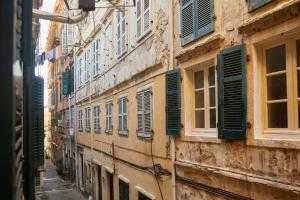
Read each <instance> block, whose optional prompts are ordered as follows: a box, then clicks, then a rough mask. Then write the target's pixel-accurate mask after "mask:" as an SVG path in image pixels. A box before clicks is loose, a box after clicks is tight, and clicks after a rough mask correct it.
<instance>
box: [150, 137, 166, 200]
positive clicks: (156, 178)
mask: <svg viewBox="0 0 300 200" xmlns="http://www.w3.org/2000/svg"><path fill="white" fill-rule="evenodd" d="M152 146H153V139H151V144H150V149H151V158H152V165H153V169H154V166H155V163H154V156H153V147H152ZM154 176H155V180H156V182H157V186H158V189H159V192H160V196H161V199H162V200H164V196H163V194H162V191H161V187H160V185H159V181H158V177H157V174H156V173H155V171H154Z"/></svg>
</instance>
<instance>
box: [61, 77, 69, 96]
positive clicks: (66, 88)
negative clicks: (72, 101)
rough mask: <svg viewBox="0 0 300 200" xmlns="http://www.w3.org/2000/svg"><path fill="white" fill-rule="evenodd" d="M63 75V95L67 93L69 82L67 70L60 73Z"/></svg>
mask: <svg viewBox="0 0 300 200" xmlns="http://www.w3.org/2000/svg"><path fill="white" fill-rule="evenodd" d="M62 76H63V86H62V90H63V95H65V96H66V95H67V94H68V89H69V88H68V84H69V74H68V72H63V73H62Z"/></svg>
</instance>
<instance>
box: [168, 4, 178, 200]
mask: <svg viewBox="0 0 300 200" xmlns="http://www.w3.org/2000/svg"><path fill="white" fill-rule="evenodd" d="M173 5H175V4H174V0H170V1H169V13H170V15H169V16H170V17H169V25H170V26H169V27H170V35H169V43H170V63H169V69H170V67H171V69H173V68H175V67H174V12H173ZM169 69H168V70H169ZM175 145H176V144H175V137H174V136H171V160H172V179H171V181H172V200H176V174H175V173H176V171H175Z"/></svg>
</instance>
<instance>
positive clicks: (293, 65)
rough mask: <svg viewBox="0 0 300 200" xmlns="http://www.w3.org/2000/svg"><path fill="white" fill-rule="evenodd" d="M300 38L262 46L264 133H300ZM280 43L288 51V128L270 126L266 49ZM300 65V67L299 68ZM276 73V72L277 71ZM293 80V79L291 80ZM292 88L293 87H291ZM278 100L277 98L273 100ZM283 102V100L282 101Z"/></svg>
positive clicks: (286, 71) (286, 72)
mask: <svg viewBox="0 0 300 200" xmlns="http://www.w3.org/2000/svg"><path fill="white" fill-rule="evenodd" d="M297 40H300V37H299V38H298V39H297V38H291V39H286V40H283V41H280V42H275V43H273V44H270V45H265V46H264V47H263V48H262V53H263V55H262V67H261V72H260V74H261V76H262V77H261V80H262V84H263V91H262V99H260V101H262V104H261V106H262V107H261V109H262V110H263V111H264V112H263V113H264V115H263V116H262V121H263V122H262V123H263V127H262V128H263V134H276V133H277V134H278V133H279V134H280V133H284V132H289V133H293V134H294V133H297V132H298V133H300V124H298V103H297V99H300V97H298V91H297V89H298V88H297V85H298V83H297V57H296V51H297V50H296V41H297ZM280 45H285V51H286V68H285V70H283V71H285V74H286V89H287V91H286V92H287V93H286V94H287V98H286V102H287V128H269V127H268V108H267V103H266V102H267V101H268V100H267V91H268V90H267V74H266V50H267V49H271V48H273V47H277V46H280ZM299 68H300V67H298V69H299ZM275 74H276V72H275ZM289 80H291V81H289ZM291 88H292V89H291ZM272 101H277V100H272ZM280 102H281V101H280Z"/></svg>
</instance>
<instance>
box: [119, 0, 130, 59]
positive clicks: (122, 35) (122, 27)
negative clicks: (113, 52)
mask: <svg viewBox="0 0 300 200" xmlns="http://www.w3.org/2000/svg"><path fill="white" fill-rule="evenodd" d="M121 5H123V6H126V0H121ZM124 8H125V7H124ZM126 16H127V13H126V8H125V9H124V10H123V11H117V13H116V18H117V34H116V35H117V55H118V58H120V57H122V56H123V55H124V54H125V53H126V52H127V35H126V31H127V27H126V26H127V23H126Z"/></svg>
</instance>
